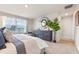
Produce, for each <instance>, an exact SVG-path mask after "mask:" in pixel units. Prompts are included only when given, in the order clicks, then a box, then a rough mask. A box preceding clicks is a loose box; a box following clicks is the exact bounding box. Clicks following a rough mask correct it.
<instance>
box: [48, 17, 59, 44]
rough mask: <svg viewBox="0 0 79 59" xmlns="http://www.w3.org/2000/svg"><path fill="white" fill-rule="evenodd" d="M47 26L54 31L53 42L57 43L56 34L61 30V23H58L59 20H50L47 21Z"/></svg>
mask: <svg viewBox="0 0 79 59" xmlns="http://www.w3.org/2000/svg"><path fill="white" fill-rule="evenodd" d="M47 26H48V27H49V28H51V29H52V30H53V31H54V39H53V42H55V43H56V32H57V31H58V30H60V26H59V23H58V18H55V19H53V21H52V20H50V19H49V20H47Z"/></svg>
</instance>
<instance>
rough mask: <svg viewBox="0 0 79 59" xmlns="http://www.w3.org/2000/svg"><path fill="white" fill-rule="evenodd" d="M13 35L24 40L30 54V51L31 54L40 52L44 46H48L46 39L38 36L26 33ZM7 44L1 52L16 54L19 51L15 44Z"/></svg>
mask: <svg viewBox="0 0 79 59" xmlns="http://www.w3.org/2000/svg"><path fill="white" fill-rule="evenodd" d="M13 36H15V37H17V38H18V39H19V40H21V41H22V42H24V45H25V48H26V52H27V53H28V54H29V53H30V54H34V53H35V54H37V53H40V52H41V50H42V49H43V48H47V47H48V45H47V44H46V42H45V41H43V40H42V39H40V38H37V37H32V36H29V35H24V34H16V35H13ZM6 46H7V48H6V49H2V50H0V53H5V54H16V53H17V52H16V48H15V46H14V44H12V43H6Z"/></svg>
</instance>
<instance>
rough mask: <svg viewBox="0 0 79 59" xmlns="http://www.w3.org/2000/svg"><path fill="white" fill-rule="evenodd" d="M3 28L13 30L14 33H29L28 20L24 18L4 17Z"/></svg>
mask: <svg viewBox="0 0 79 59" xmlns="http://www.w3.org/2000/svg"><path fill="white" fill-rule="evenodd" d="M3 26H5V27H6V28H7V29H9V30H11V31H12V32H13V33H26V32H27V20H26V19H23V18H18V17H12V16H6V17H3Z"/></svg>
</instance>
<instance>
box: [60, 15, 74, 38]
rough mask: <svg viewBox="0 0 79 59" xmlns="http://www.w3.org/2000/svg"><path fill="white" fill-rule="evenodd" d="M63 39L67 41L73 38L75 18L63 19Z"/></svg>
mask: <svg viewBox="0 0 79 59" xmlns="http://www.w3.org/2000/svg"><path fill="white" fill-rule="evenodd" d="M61 30H62V37H63V38H66V39H74V38H73V16H67V17H63V19H62V20H61Z"/></svg>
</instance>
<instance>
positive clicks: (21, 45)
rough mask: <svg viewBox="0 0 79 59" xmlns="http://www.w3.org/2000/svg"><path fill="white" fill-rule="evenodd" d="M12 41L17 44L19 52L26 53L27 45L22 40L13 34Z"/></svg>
mask: <svg viewBox="0 0 79 59" xmlns="http://www.w3.org/2000/svg"><path fill="white" fill-rule="evenodd" d="M12 43H13V44H14V45H15V47H16V50H17V54H26V50H25V45H24V43H23V42H22V41H20V40H18V39H17V38H16V37H14V36H13V41H12Z"/></svg>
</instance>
